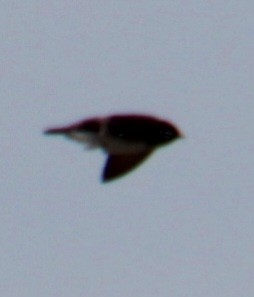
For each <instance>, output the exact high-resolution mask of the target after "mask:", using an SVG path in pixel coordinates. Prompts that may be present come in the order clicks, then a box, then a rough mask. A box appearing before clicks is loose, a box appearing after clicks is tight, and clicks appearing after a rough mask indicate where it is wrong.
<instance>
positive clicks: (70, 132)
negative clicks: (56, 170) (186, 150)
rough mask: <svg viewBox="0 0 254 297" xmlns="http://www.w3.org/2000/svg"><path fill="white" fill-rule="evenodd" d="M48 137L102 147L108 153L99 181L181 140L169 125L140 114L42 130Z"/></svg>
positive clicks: (121, 171) (118, 175)
mask: <svg viewBox="0 0 254 297" xmlns="http://www.w3.org/2000/svg"><path fill="white" fill-rule="evenodd" d="M45 134H48V135H64V136H67V137H68V138H71V139H73V140H75V141H78V142H81V143H84V144H86V145H87V146H88V147H89V148H97V147H98V148H102V149H103V150H104V151H105V152H106V153H107V160H106V164H105V166H104V169H103V173H102V181H103V182H106V181H111V180H113V179H115V178H118V177H121V176H122V175H124V174H126V173H128V172H129V171H131V170H132V169H134V168H135V167H137V166H138V165H139V164H141V163H142V162H143V161H144V160H145V159H146V158H147V157H148V156H150V155H151V153H152V152H154V150H155V149H156V148H158V147H159V146H162V145H164V144H169V143H171V142H173V141H175V140H177V139H179V138H181V137H183V136H182V133H181V132H180V130H179V129H178V128H177V127H176V126H175V125H174V124H173V123H171V122H169V121H165V120H162V119H159V118H156V117H153V116H148V115H140V114H127V115H112V116H108V117H95V118H90V119H87V120H82V121H79V122H77V123H74V124H71V125H69V126H64V127H59V128H50V129H47V130H45Z"/></svg>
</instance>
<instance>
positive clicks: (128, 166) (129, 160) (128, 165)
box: [102, 149, 153, 181]
mask: <svg viewBox="0 0 254 297" xmlns="http://www.w3.org/2000/svg"><path fill="white" fill-rule="evenodd" d="M152 151H153V150H152V149H150V150H146V151H144V152H142V153H138V154H122V155H109V156H108V159H107V161H106V165H105V167H104V171H103V175H102V180H103V181H110V180H112V179H115V178H118V177H120V176H122V175H124V174H126V173H128V172H129V171H130V170H132V169H134V168H135V167H136V166H138V165H139V164H140V163H141V162H143V161H144V160H145V159H146V158H147V157H148V156H149V155H150V154H151V153H152Z"/></svg>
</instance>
